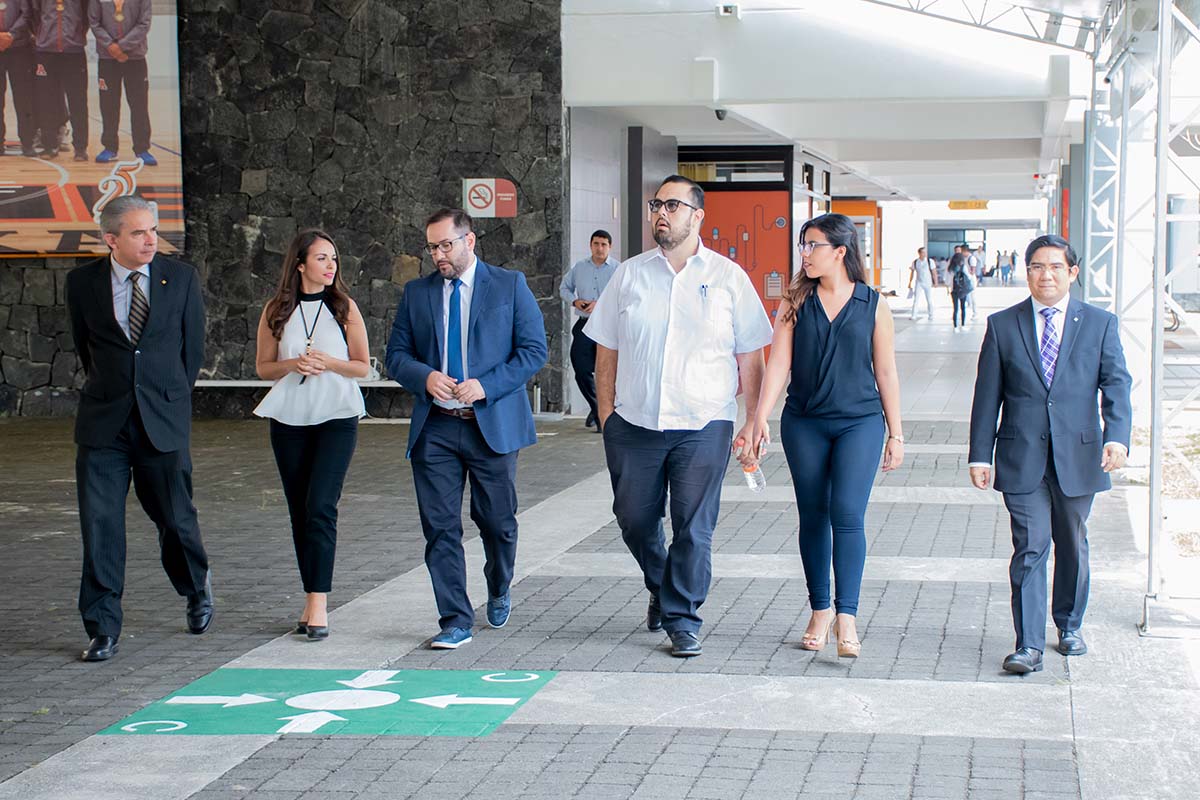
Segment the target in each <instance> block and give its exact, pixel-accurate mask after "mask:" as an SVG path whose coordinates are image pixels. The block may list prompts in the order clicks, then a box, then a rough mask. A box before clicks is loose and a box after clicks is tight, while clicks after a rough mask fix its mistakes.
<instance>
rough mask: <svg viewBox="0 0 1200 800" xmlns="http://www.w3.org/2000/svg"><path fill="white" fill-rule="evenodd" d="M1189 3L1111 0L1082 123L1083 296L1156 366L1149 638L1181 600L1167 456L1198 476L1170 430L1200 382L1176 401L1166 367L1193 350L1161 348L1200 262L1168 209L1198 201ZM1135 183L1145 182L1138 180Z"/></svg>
mask: <svg viewBox="0 0 1200 800" xmlns="http://www.w3.org/2000/svg"><path fill="white" fill-rule="evenodd" d="M1184 2H1186V0H1154V4H1155V5H1156V6H1157V9H1156V14H1155V16H1154V18H1153V19H1152V20H1145V19H1142V20H1141V24H1140V25H1138V29H1134V28H1133V26H1132V24H1131V20H1130V16H1131V13H1130V12H1131V6H1134V5H1136V6H1138V7H1139V8H1140V9H1141V10H1142V11H1144V10H1145V8H1146V6H1147V5H1148V4H1145V3H1143V4H1137V3H1127V2H1120V3H1113V4H1112V5H1111V6H1110V9H1109V11H1110V13H1109V14H1108V15H1106V20H1105V22H1106V27H1105V28H1104V29H1101V30H1099V31H1098V34H1099V35H1098V37H1097V41H1096V43H1095V48H1094V50H1093V76H1092V94H1091V99H1090V107H1089V111H1088V116H1087V119H1086V122H1085V140H1086V141H1085V152H1086V157H1087V171H1086V179H1085V191H1086V197H1087V203H1088V211H1087V213H1086V214H1085V215H1084V239H1083V250H1084V253H1083V263H1084V265H1085V269H1086V275H1085V279H1084V296H1085V300H1087V301H1088V302H1091V303H1095V304H1096V305H1099V306H1101V307H1105V308H1108V309H1109V310H1111V311H1113V312H1114V313H1116V314H1117V315H1118V316H1119V317H1120V318H1121V328H1122V338H1123V340H1124V341H1125V342H1126V345H1127V347H1128V346H1129V345H1132V346H1133V348H1135V353H1134V355H1135V357H1140V358H1141V359H1142V361H1143V363H1145V362H1147V361H1148V366H1149V385H1148V386H1142V387H1140V388H1141V389H1142V390H1143V394H1145V390H1147V389H1148V402H1146V403H1145V405H1146V406H1147V408H1144V409H1142V414H1141V416H1142V417H1143V419H1145V417H1146V411H1148V417H1149V430H1150V448H1149V449H1150V453H1149V484H1150V485H1149V503H1148V520H1147V523H1148V526H1147V527H1148V534H1149V538H1148V543H1147V558H1146V562H1147V569H1146V593H1145V596H1144V600H1143V609H1142V619H1141V621H1140V623H1139V629H1140V631H1141V632H1142V634H1143V635H1150V634H1151V631H1152V624H1151V611H1152V609H1153V607H1154V605H1155V604H1156V603H1159V602H1166V601H1168V600H1170V599H1172V598H1175V599H1185V595H1183V594H1180V593H1177V592H1172V591H1170V587H1169V586H1168V584H1167V580H1166V577H1165V576H1164V574H1163V569H1162V556H1163V552H1164V541H1163V520H1164V517H1163V506H1162V494H1163V456H1164V453H1168V452H1169V453H1170V454H1171V455H1172V456H1174V457H1175V458H1176V459H1178V460H1179V461H1180V462H1181V463H1182V464H1184V465H1185V467H1186V468H1187V469H1188V470H1189V471H1190V472H1191V474H1192V476H1193V477H1194V478H1195V479H1196V480H1197V482H1198V483H1200V469H1198V468H1197V465H1195V464H1193V463H1192V462H1191V461H1190V460H1189V459H1188V457H1187V456H1186V455H1185V454H1184V453H1182V452H1181V451H1180V450H1179V449H1178V448H1177V447H1176V446H1175V445H1174V444H1172V443H1171V442H1170V441H1169V440H1168V439H1167V437H1166V433H1167V429H1168V427H1169V426H1170V425H1171V424H1172V422H1174V421H1175V420H1176V419H1177V418H1178V416H1179V415H1180V413H1182V412H1183V411H1184V410H1185V409H1186V407H1187V406H1188V404H1189V403H1191V402H1192V401H1193V400H1195V399H1196V398H1197V397H1200V382H1198V383H1196V384H1195V385H1193V386H1191V387H1190V389H1188V390H1187V391H1185V392H1184V393H1183V395H1182V396H1181V397H1175V398H1168V397H1167V395H1166V393H1165V392H1164V377H1165V375H1166V370H1167V369H1169V368H1170V367H1172V366H1200V359H1197V358H1196V357H1195V356H1192V357H1190V361H1188V360H1187V357H1185V358H1183V359H1168V358H1166V357H1165V355H1164V326H1165V323H1166V311H1167V309H1171V310H1173V311H1174V312H1175V313H1177V314H1182V309H1181V308H1180V307H1179V305H1178V304H1177V303H1176V302H1175V300H1174V299H1173V298H1172V297H1171V296H1170V294H1169V290H1170V287H1171V284H1172V283H1173V282H1174V281H1175V279H1176V278H1178V277H1179V276H1180V275H1181V274H1183V273H1184V272H1185V271H1192V270H1197V269H1200V254H1197V253H1196V252H1195V251H1194V250H1193V251H1192V252H1191V253H1190V254H1189V255H1188V257H1187V258H1186V259H1185V263H1181V264H1174V265H1172V268H1171V270H1170V271H1168V269H1167V267H1168V241H1169V235H1170V232H1171V231H1172V226H1173V225H1176V224H1179V223H1183V222H1189V223H1196V222H1200V214H1198V213H1178V212H1174V211H1172V210H1171V208H1170V198H1171V197H1172V195H1173V194H1176V193H1178V192H1179V190H1180V189H1181V188H1182V189H1186V191H1189V192H1192V193H1193V194H1194V195H1196V196H1200V158H1195V159H1192V161H1194V162H1195V165H1193V164H1188V163H1186V162H1185V161H1184V160H1183V159H1181V158H1180V157H1178V156H1177V155H1176V154H1175V153H1174V152H1173V150H1172V144H1174V143H1176V142H1177V141H1180V140H1181V139H1182V137H1185V136H1187V134H1188V126H1189V124H1190V123H1191V122H1192V121H1193V120H1195V119H1197V118H1198V117H1200V102H1195V101H1196V98H1188V100H1189V101H1190V102H1194V103H1195V105H1194V107H1188V108H1186V109H1181V108H1179V107H1178V106H1177V105H1174V104H1173V100H1177V99H1176V98H1175V97H1174V96H1173V92H1172V80H1171V79H1172V68H1173V66H1174V63H1175V60H1176V57H1177V55H1178V53H1179V52H1180V51H1181V50H1183V47H1184V45H1186V44H1189V43H1190V44H1191V46H1192V47H1200V28H1197V26H1196V25H1195V24H1194V23H1193V22H1192V21H1191V20H1190V19H1189V18H1188V16H1187V14H1186V13H1185V11H1184V10H1183V8H1182V6H1183V4H1184ZM1173 105H1174V107H1173ZM1151 153H1152V156H1151ZM1131 154H1133V155H1131ZM1147 156H1150V158H1149V159H1148V158H1147ZM1131 158H1140V159H1141V162H1140V163H1141V164H1145V165H1146V166H1148V164H1147V161H1148V160H1151V159H1152V161H1153V165H1154V173H1153V187H1152V188H1151V187H1150V185H1149V182H1148V181H1147V180H1145V176H1144V175H1142V174H1139V170H1138V166H1139V165H1138V164H1137V163H1133V162H1131ZM1131 181H1138V185H1137V186H1136V187H1131V185H1130V182H1131ZM1148 243H1152V246H1151V247H1147V246H1146V245H1147V244H1148ZM1147 303H1148V304H1149V308H1150V313H1149V315H1148V319H1147V317H1146V315H1145V313H1144V311H1145V308H1146V305H1147ZM1147 321H1148V322H1149V330H1148V331H1147V330H1146V324H1145V323H1146V322H1147ZM1138 351H1140V352H1138ZM1137 377H1138V376H1137V375H1135V381H1136V380H1137ZM1186 599H1197V598H1186Z"/></svg>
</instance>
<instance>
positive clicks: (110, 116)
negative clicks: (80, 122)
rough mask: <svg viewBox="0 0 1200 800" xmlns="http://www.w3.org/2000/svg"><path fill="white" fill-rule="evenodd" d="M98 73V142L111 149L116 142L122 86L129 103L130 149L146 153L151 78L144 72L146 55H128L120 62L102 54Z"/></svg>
mask: <svg viewBox="0 0 1200 800" xmlns="http://www.w3.org/2000/svg"><path fill="white" fill-rule="evenodd" d="M96 71H97V72H98V73H99V77H100V120H101V122H102V129H101V132H100V144H102V145H104V149H105V150H112V151H113V152H114V153H116V152H118V151H119V150H120V149H121V148H120V146H119V141H118V139H119V136H118V134H119V132H120V130H121V87H122V86H124V89H125V99H126V100H127V101H128V103H129V129H130V133H131V134H132V135H133V152H135V153H145V152H146V151H147V150H149V149H150V100H149V98H150V80H149V78H148V77H147V73H146V59H144V58H131V59H129V60H128V61H126V62H125V63H121V62H120V61H117V60H116V59H113V58H102V59H100V62H99V64H98V66H97V68H96Z"/></svg>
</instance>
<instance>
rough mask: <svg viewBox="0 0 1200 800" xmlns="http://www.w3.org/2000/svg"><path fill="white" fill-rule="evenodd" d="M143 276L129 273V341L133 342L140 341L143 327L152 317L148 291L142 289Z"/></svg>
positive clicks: (138, 273) (137, 273)
mask: <svg viewBox="0 0 1200 800" xmlns="http://www.w3.org/2000/svg"><path fill="white" fill-rule="evenodd" d="M141 278H142V273H140V272H131V273H129V284H130V292H131V293H132V294H131V295H130V298H129V341H130V342H132V343H133V344H137V343H138V339H140V338H142V329H143V328H145V327H146V320H147V319H149V318H150V304H149V303H148V302H146V293H145V292H143V291H142V287H141V284H140V283H139V281H140V280H141Z"/></svg>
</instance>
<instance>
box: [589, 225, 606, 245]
mask: <svg viewBox="0 0 1200 800" xmlns="http://www.w3.org/2000/svg"><path fill="white" fill-rule="evenodd" d="M592 239H605V240H607V241H608V243H609V244H612V234H611V233H609V232H608V231H606V230H604V229H603V228H601V229H600V230H597V231H593V232H592V235H591V236H590V237H589V238H588V242H589V243H591V241H592Z"/></svg>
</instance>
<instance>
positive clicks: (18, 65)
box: [0, 47, 37, 150]
mask: <svg viewBox="0 0 1200 800" xmlns="http://www.w3.org/2000/svg"><path fill="white" fill-rule="evenodd" d="M8 84H12V107H13V112H14V113H15V115H16V118H17V137H18V138H19V139H20V140H21V148H22V149H24V150H30V149H32V148H33V142H34V139H35V138H36V137H37V121H36V120H35V119H34V116H33V50H32V49H31V48H29V47H17V48H9V49H8V50H5V51H4V52H3V53H0V148H2V147H3V146H4V139H5V136H6V135H7V132H6V130H5V128H4V100H5V97H4V95H5V92H6V90H7V87H8Z"/></svg>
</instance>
